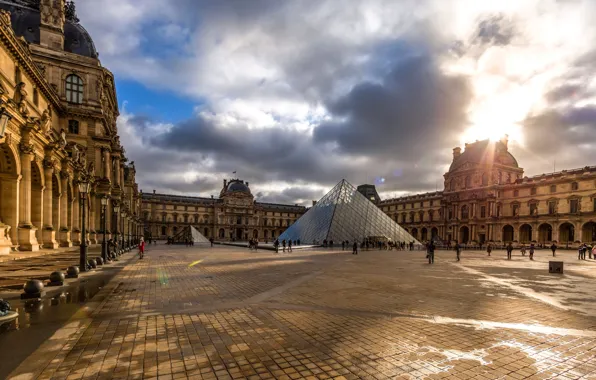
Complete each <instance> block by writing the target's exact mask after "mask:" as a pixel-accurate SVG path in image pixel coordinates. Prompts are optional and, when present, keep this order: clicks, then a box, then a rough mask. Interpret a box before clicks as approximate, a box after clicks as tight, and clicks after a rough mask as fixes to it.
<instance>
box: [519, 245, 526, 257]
mask: <svg viewBox="0 0 596 380" xmlns="http://www.w3.org/2000/svg"><path fill="white" fill-rule="evenodd" d="M520 251H521V254H522V256H525V255H526V246H525V245H524V244H522V246H521V249H520Z"/></svg>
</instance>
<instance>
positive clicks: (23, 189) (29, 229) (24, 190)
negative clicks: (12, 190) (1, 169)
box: [19, 143, 39, 251]
mask: <svg viewBox="0 0 596 380" xmlns="http://www.w3.org/2000/svg"><path fill="white" fill-rule="evenodd" d="M19 148H20V151H21V183H20V186H19V194H20V199H19V217H20V223H19V249H20V250H22V251H39V243H38V242H37V237H36V236H35V233H36V231H37V228H36V227H35V226H33V223H31V161H33V144H24V143H21V144H20V146H19Z"/></svg>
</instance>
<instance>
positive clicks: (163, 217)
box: [161, 214, 166, 235]
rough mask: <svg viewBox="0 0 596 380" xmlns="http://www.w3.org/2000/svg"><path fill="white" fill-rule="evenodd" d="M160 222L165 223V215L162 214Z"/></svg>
mask: <svg viewBox="0 0 596 380" xmlns="http://www.w3.org/2000/svg"><path fill="white" fill-rule="evenodd" d="M161 221H162V222H165V221H166V214H163V215H162V216H161ZM163 235H165V234H163Z"/></svg>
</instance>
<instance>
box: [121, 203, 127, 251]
mask: <svg viewBox="0 0 596 380" xmlns="http://www.w3.org/2000/svg"><path fill="white" fill-rule="evenodd" d="M125 215H126V211H124V210H122V212H121V213H120V220H121V221H122V223H121V226H122V234H121V237H122V244H121V245H120V251H121V253H124V217H125Z"/></svg>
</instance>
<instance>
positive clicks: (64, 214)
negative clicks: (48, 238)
mask: <svg viewBox="0 0 596 380" xmlns="http://www.w3.org/2000/svg"><path fill="white" fill-rule="evenodd" d="M60 187H61V189H62V196H61V197H60V246H61V247H72V241H71V240H70V228H68V173H67V172H65V171H62V172H61V173H60Z"/></svg>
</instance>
